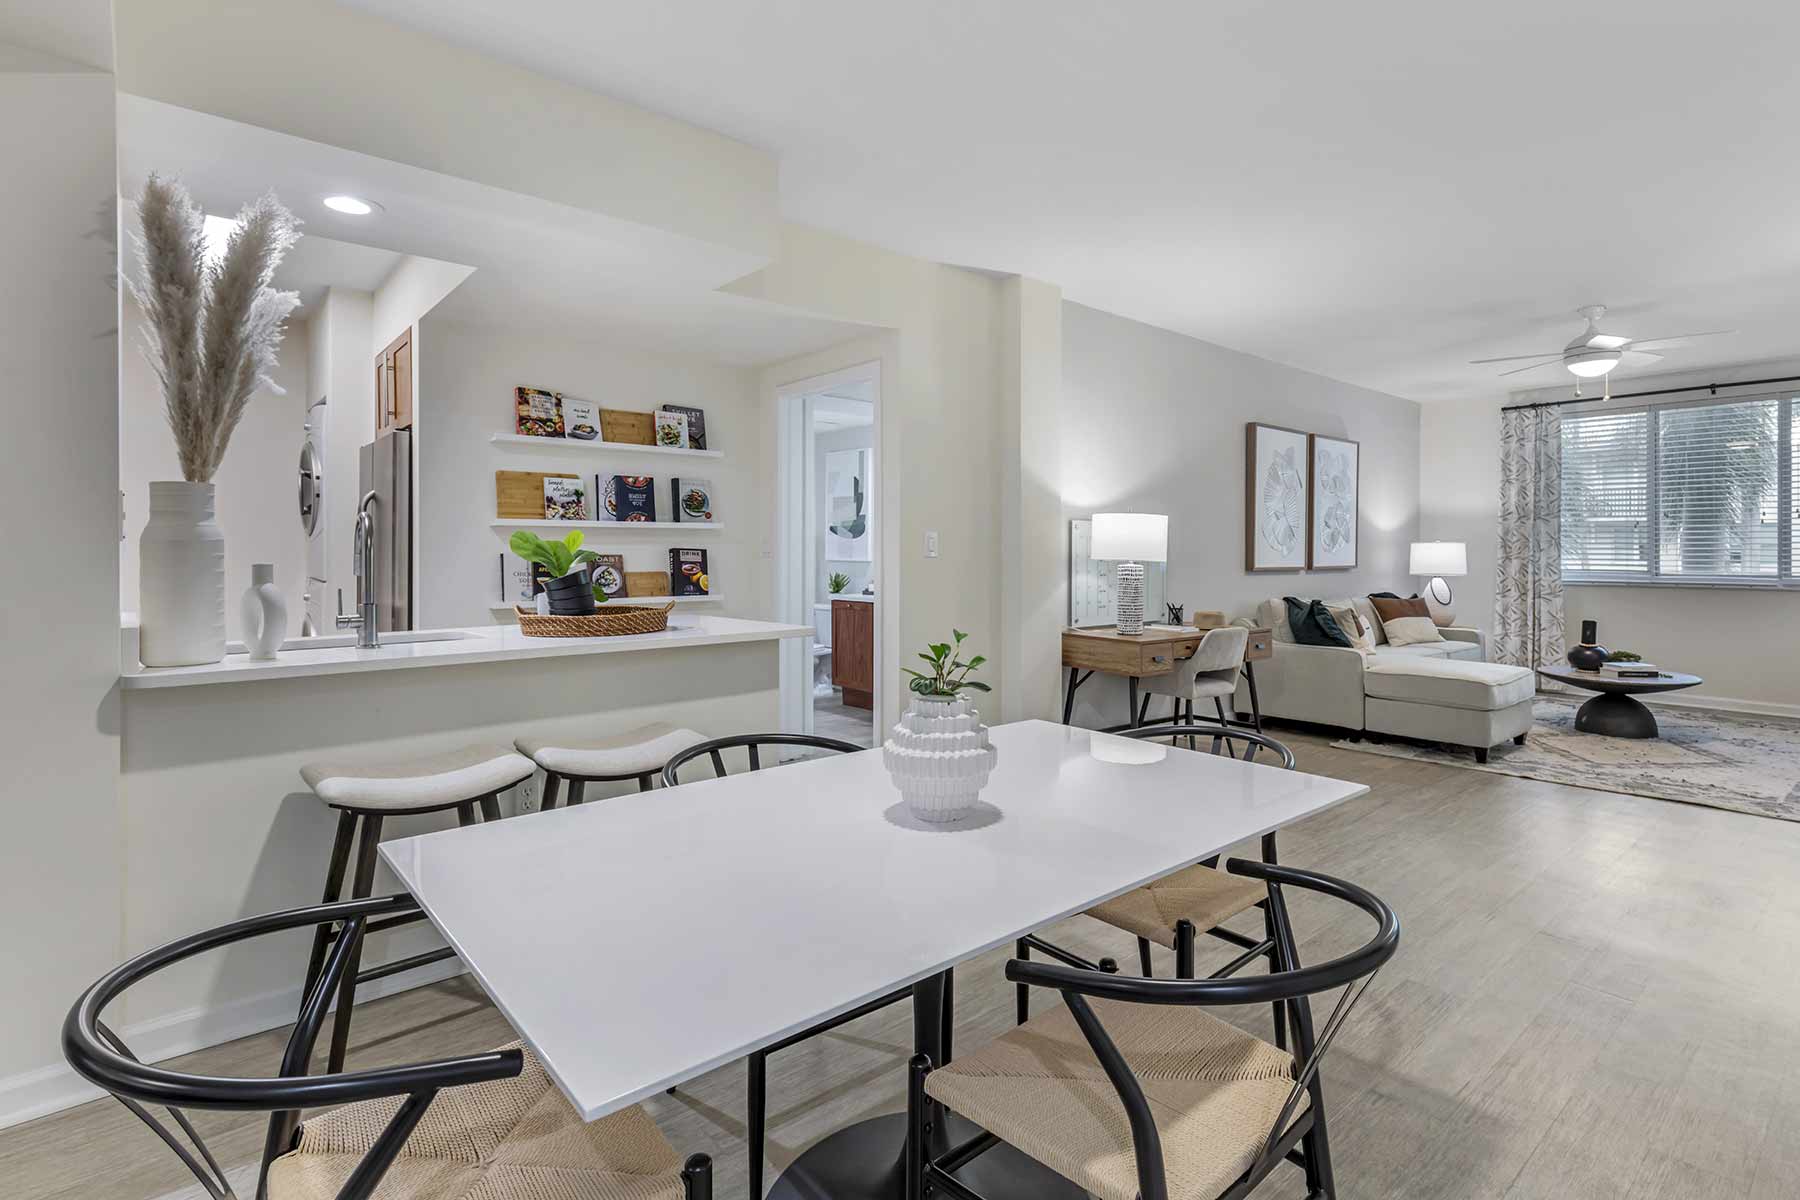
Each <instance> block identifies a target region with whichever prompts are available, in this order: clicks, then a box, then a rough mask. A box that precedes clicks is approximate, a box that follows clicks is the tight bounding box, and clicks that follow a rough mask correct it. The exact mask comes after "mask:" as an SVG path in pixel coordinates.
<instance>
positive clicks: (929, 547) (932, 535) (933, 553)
mask: <svg viewBox="0 0 1800 1200" xmlns="http://www.w3.org/2000/svg"><path fill="white" fill-rule="evenodd" d="M937 533H938V531H937V530H935V529H927V530H926V531H925V557H926V558H936V557H937V556H938V540H937Z"/></svg>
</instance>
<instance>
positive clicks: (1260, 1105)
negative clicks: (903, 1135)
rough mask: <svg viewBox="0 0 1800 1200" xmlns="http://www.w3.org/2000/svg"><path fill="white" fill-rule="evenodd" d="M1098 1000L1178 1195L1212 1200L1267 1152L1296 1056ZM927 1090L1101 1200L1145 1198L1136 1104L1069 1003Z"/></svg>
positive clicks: (1186, 1016)
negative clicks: (1118, 1085) (1133, 1119)
mask: <svg viewBox="0 0 1800 1200" xmlns="http://www.w3.org/2000/svg"><path fill="white" fill-rule="evenodd" d="M1091 1003H1092V1004H1093V1008H1094V1012H1095V1015H1097V1016H1098V1017H1099V1018H1100V1023H1101V1024H1102V1025H1103V1026H1105V1028H1106V1032H1107V1033H1108V1034H1109V1035H1110V1036H1111V1037H1112V1039H1113V1041H1114V1042H1115V1043H1116V1044H1117V1046H1118V1048H1119V1051H1120V1053H1122V1054H1123V1055H1124V1056H1125V1060H1126V1062H1128V1063H1129V1064H1130V1066H1131V1069H1132V1071H1133V1072H1134V1073H1135V1074H1136V1076H1137V1079H1138V1083H1139V1085H1140V1086H1141V1087H1142V1088H1143V1090H1144V1095H1145V1097H1146V1098H1147V1099H1148V1101H1149V1103H1150V1109H1151V1112H1152V1114H1153V1116H1154V1118H1155V1120H1156V1128H1157V1132H1158V1134H1159V1135H1160V1137H1161V1138H1162V1146H1163V1161H1164V1165H1165V1169H1166V1170H1167V1173H1168V1184H1169V1197H1170V1200H1212V1198H1214V1197H1216V1196H1218V1195H1219V1194H1220V1193H1221V1192H1223V1191H1224V1190H1225V1189H1226V1188H1227V1187H1229V1186H1230V1185H1231V1184H1232V1182H1233V1181H1235V1180H1236V1179H1237V1178H1238V1177H1239V1176H1241V1175H1242V1174H1243V1173H1244V1172H1245V1171H1246V1170H1248V1169H1249V1167H1250V1165H1251V1163H1252V1162H1254V1161H1255V1159H1256V1156H1257V1154H1258V1153H1259V1152H1260V1151H1261V1150H1262V1146H1263V1139H1264V1138H1265V1136H1266V1135H1267V1134H1268V1132H1269V1127H1270V1126H1271V1125H1272V1124H1273V1123H1274V1121H1275V1118H1276V1117H1277V1116H1278V1115H1279V1114H1280V1112H1281V1106H1282V1104H1283V1102H1285V1101H1286V1099H1287V1097H1288V1093H1289V1091H1290V1090H1291V1088H1292V1086H1293V1059H1292V1058H1291V1057H1290V1056H1289V1055H1288V1054H1287V1052H1286V1051H1283V1050H1279V1049H1277V1048H1276V1047H1274V1046H1272V1045H1270V1044H1268V1043H1267V1042H1265V1041H1263V1040H1262V1039H1260V1038H1257V1037H1254V1036H1252V1035H1251V1034H1248V1033H1245V1032H1244V1031H1242V1030H1240V1029H1238V1028H1237V1027H1236V1026H1233V1025H1228V1024H1226V1023H1225V1022H1224V1021H1221V1020H1219V1019H1218V1018H1217V1017H1214V1016H1213V1015H1211V1014H1210V1013H1207V1012H1205V1011H1203V1010H1201V1009H1198V1008H1189V1007H1178V1006H1169V1007H1163V1006H1155V1005H1145V1004H1128V1003H1123V1002H1119V1001H1109V1000H1095V1001H1092V1002H1091ZM925 1090H926V1092H927V1093H928V1094H929V1095H931V1096H932V1097H933V1098H935V1099H937V1100H940V1101H942V1102H943V1103H944V1104H946V1105H948V1106H949V1107H950V1108H952V1109H953V1110H955V1111H956V1112H958V1113H961V1114H962V1115H963V1116H965V1117H967V1118H969V1119H970V1120H971V1121H974V1122H975V1123H976V1124H977V1125H980V1126H981V1127H982V1128H984V1129H986V1130H988V1131H989V1132H991V1133H994V1134H995V1135H997V1136H998V1137H999V1138H1000V1139H1001V1140H1002V1141H1004V1142H1006V1143H1007V1144H1009V1145H1011V1146H1013V1147H1015V1148H1017V1149H1018V1150H1020V1151H1022V1152H1023V1153H1025V1154H1027V1155H1030V1156H1031V1157H1032V1158H1035V1159H1036V1160H1037V1161H1039V1162H1041V1163H1043V1164H1044V1165H1045V1166H1046V1167H1049V1168H1050V1169H1051V1170H1053V1171H1055V1172H1056V1173H1057V1174H1059V1175H1062V1176H1063V1177H1064V1178H1066V1179H1068V1180H1070V1181H1071V1182H1073V1183H1075V1184H1076V1185H1077V1186H1080V1187H1083V1188H1086V1189H1087V1190H1088V1191H1089V1192H1092V1193H1093V1194H1094V1195H1095V1196H1098V1197H1101V1200H1136V1197H1137V1194H1138V1178H1137V1158H1136V1155H1135V1153H1134V1152H1133V1150H1132V1143H1131V1126H1130V1124H1129V1122H1128V1121H1127V1119H1126V1116H1125V1107H1124V1105H1123V1104H1121V1103H1120V1101H1119V1096H1118V1093H1117V1092H1116V1091H1114V1090H1113V1086H1112V1084H1111V1083H1110V1082H1108V1080H1107V1078H1106V1072H1105V1071H1104V1070H1102V1069H1101V1066H1100V1063H1099V1060H1098V1059H1096V1058H1095V1057H1094V1052H1093V1049H1092V1048H1091V1047H1090V1046H1089V1045H1088V1042H1087V1039H1086V1038H1085V1037H1083V1036H1082V1033H1081V1030H1080V1029H1079V1028H1078V1027H1077V1026H1076V1024H1075V1020H1074V1018H1073V1017H1072V1016H1071V1015H1070V1014H1069V1010H1068V1009H1067V1008H1066V1007H1064V1006H1061V1005H1058V1006H1057V1007H1056V1008H1055V1009H1053V1010H1050V1011H1048V1012H1046V1013H1044V1014H1042V1015H1040V1016H1036V1017H1033V1018H1032V1019H1031V1020H1030V1021H1028V1022H1026V1023H1025V1024H1024V1025H1021V1026H1019V1027H1018V1028H1016V1029H1014V1030H1012V1031H1011V1032H1010V1033H1007V1034H1004V1035H1002V1036H1001V1037H999V1038H997V1039H995V1040H994V1041H992V1042H990V1043H988V1044H987V1045H986V1046H983V1047H982V1048H981V1049H980V1050H977V1051H975V1052H974V1053H973V1054H965V1055H962V1056H960V1057H958V1058H957V1059H955V1061H953V1062H952V1063H951V1064H950V1065H949V1066H947V1067H944V1068H942V1069H940V1070H936V1071H933V1072H932V1073H931V1074H930V1075H929V1076H927V1077H926V1080H925ZM1304 1111H1305V1102H1304V1101H1303V1102H1302V1104H1301V1106H1300V1108H1299V1109H1298V1110H1297V1113H1296V1115H1297V1114H1298V1113H1300V1112H1304Z"/></svg>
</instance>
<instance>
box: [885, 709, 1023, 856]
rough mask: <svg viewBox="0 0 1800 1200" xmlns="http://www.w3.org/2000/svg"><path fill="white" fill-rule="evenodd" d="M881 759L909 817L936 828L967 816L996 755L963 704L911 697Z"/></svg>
mask: <svg viewBox="0 0 1800 1200" xmlns="http://www.w3.org/2000/svg"><path fill="white" fill-rule="evenodd" d="M881 757H882V760H883V761H884V762H885V763H886V765H887V769H888V774H889V775H890V776H892V777H893V780H894V786H895V787H897V788H899V789H900V797H901V799H903V800H905V801H906V806H907V808H908V809H910V810H911V812H912V814H913V816H915V817H917V818H918V819H919V820H921V821H930V822H933V823H934V824H941V823H947V822H950V821H957V820H960V819H962V818H963V817H966V816H968V815H969V813H970V812H971V811H973V809H974V808H975V802H976V799H977V798H978V797H979V796H980V795H981V789H982V788H984V787H986V786H987V781H988V775H989V773H990V772H992V771H993V769H994V762H995V759H996V758H997V757H998V751H996V750H995V748H994V747H993V746H992V745H990V744H989V742H988V730H987V726H986V725H983V724H982V723H981V713H980V712H978V711H976V709H975V708H974V707H973V706H971V705H970V704H969V702H968V701H967V700H964V699H962V698H961V697H957V698H955V699H941V698H938V697H934V696H920V695H916V694H915V695H914V696H913V698H912V707H910V708H909V709H907V711H906V712H905V714H904V715H902V716H901V718H900V723H899V724H898V725H896V726H894V729H893V733H892V736H890V737H889V738H888V740H887V741H886V742H885V743H883V744H882V747H881Z"/></svg>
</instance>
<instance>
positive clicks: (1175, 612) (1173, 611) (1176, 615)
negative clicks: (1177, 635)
mask: <svg viewBox="0 0 1800 1200" xmlns="http://www.w3.org/2000/svg"><path fill="white" fill-rule="evenodd" d="M1163 607H1164V608H1166V609H1168V610H1169V624H1171V625H1179V624H1181V623H1182V621H1181V618H1182V617H1183V615H1184V614H1185V612H1186V609H1187V605H1185V604H1165V605H1163Z"/></svg>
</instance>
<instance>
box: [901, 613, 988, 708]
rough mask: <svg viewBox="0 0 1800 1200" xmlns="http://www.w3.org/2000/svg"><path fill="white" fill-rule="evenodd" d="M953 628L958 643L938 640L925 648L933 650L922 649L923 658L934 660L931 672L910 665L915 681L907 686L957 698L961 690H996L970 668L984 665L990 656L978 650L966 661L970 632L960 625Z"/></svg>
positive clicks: (932, 696) (935, 696) (935, 695)
mask: <svg viewBox="0 0 1800 1200" xmlns="http://www.w3.org/2000/svg"><path fill="white" fill-rule="evenodd" d="M950 632H951V633H952V634H954V635H955V637H956V641H955V642H954V643H952V642H934V643H932V644H931V645H929V646H927V647H926V648H925V649H926V650H928V651H930V653H925V652H924V651H921V652H920V654H919V657H920V658H922V659H924V660H925V661H926V662H928V663H930V664H931V673H930V674H929V675H927V674H926V673H925V672H923V671H915V670H913V669H912V668H910V667H908V668H907V669H906V673H907V674H908V675H911V676H912V682H911V683H909V684H907V686H908V687H909V688H911V689H912V690H913V691H915V692H917V693H918V694H919V695H921V696H925V697H928V698H930V699H934V700H954V699H956V696H957V693H959V692H961V691H963V690H964V689H968V690H970V691H976V692H986V691H992V690H993V689H991V688H989V687H988V685H987V684H985V683H983V682H981V681H980V680H979V679H970V678H969V674H970V672H972V671H974V670H975V669H976V668H978V667H980V666H981V665H982V664H983V663H985V662H986V661H987V659H986V658H985V657H983V656H982V655H979V654H977V655H976V656H975V657H973V658H971V659H969V660H968V661H967V662H964V661H963V659H962V644H963V641H964V640H965V639H967V638H968V636H969V635H968V634H966V633H964V632H963V631H962V630H960V629H952V630H951V631H950ZM958 672H960V674H958Z"/></svg>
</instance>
